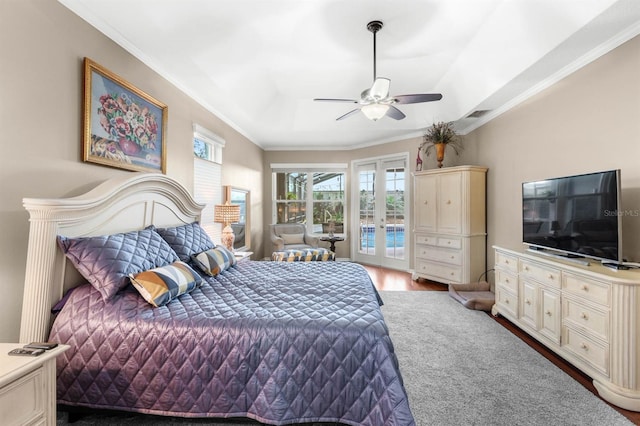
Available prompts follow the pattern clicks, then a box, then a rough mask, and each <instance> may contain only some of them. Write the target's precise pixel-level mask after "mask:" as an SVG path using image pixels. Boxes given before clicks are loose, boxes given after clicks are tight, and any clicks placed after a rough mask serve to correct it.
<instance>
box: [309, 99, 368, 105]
mask: <svg viewBox="0 0 640 426" xmlns="http://www.w3.org/2000/svg"><path fill="white" fill-rule="evenodd" d="M314 101H318V102H348V103H351V104H357V103H358V101H356V100H354V99H327V98H315V99H314Z"/></svg>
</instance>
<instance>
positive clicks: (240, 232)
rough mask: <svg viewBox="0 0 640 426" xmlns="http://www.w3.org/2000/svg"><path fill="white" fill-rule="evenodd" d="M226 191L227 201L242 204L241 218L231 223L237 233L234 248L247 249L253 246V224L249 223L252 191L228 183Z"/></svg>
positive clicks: (237, 249)
mask: <svg viewBox="0 0 640 426" xmlns="http://www.w3.org/2000/svg"><path fill="white" fill-rule="evenodd" d="M224 192H225V201H229V203H230V204H237V205H239V206H240V220H239V221H238V222H236V223H232V224H231V228H232V229H233V233H234V235H235V240H234V242H233V249H234V250H235V251H247V250H249V249H250V248H251V232H250V230H251V226H250V223H249V217H250V211H249V210H250V207H251V198H250V195H251V194H250V191H249V190H247V189H242V188H236V187H234V186H230V185H227V186H225V187H224Z"/></svg>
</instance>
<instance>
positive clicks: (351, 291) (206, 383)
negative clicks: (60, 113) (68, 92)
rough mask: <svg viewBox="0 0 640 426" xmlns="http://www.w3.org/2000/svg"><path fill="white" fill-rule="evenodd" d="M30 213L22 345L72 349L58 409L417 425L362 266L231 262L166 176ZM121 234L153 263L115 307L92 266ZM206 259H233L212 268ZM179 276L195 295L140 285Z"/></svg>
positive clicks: (62, 369) (63, 359)
mask: <svg viewBox="0 0 640 426" xmlns="http://www.w3.org/2000/svg"><path fill="white" fill-rule="evenodd" d="M24 205H25V208H26V209H27V210H28V212H29V214H30V234H29V248H28V254H27V270H26V275H25V289H24V301H23V314H22V323H21V333H20V339H21V341H22V342H29V341H41V340H49V339H51V340H52V341H57V342H59V343H65V344H68V345H70V349H69V350H68V351H67V352H65V353H64V354H63V355H62V356H60V357H59V358H58V360H57V370H58V384H57V385H58V386H57V392H58V393H57V396H58V402H59V403H60V404H64V405H68V406H77V407H89V408H100V409H111V410H121V411H133V412H141V413H148V414H157V415H167V416H180V417H215V418H228V417H246V418H251V419H255V420H258V421H260V422H263V423H267V424H275V425H279V424H294V423H313V422H338V423H342V424H348V425H372V426H373V425H375V426H377V425H414V424H415V422H414V419H413V417H412V415H411V411H410V408H409V404H408V399H407V395H406V391H405V389H404V386H403V382H402V377H401V373H400V370H399V366H398V361H397V358H396V355H395V353H394V348H393V344H392V342H391V340H390V337H389V334H388V330H387V327H386V324H385V323H384V318H383V316H382V313H381V311H380V307H379V302H380V300H379V297H378V295H377V293H376V291H375V289H374V288H373V285H372V283H371V281H370V279H369V277H368V275H367V273H366V271H365V270H364V269H363V268H362V267H360V266H359V265H356V264H352V263H348V262H309V263H306V262H299V263H284V262H251V261H249V262H240V263H237V264H233V259H231V258H228V256H227V257H225V253H224V250H223V249H221V248H219V247H218V246H214V247H209V246H210V245H211V242H206V241H203V237H201V236H200V237H199V236H198V235H199V234H198V233H199V232H200V231H199V225H198V224H197V222H198V221H199V219H200V212H201V210H202V208H203V206H202V205H200V204H198V203H196V202H195V201H194V200H193V199H192V198H191V196H190V195H189V193H188V191H186V190H185V189H184V188H183V187H182V186H181V185H180V184H179V183H177V182H176V181H174V180H172V179H171V178H169V177H167V176H165V175H160V174H148V173H135V174H131V175H126V176H124V177H121V178H117V179H112V180H109V181H107V182H104V183H103V184H101V185H99V186H97V187H96V188H94V189H93V190H91V191H89V192H87V193H86V194H84V195H81V196H78V197H73V198H68V199H55V200H46V199H25V200H24ZM185 230H186V231H185ZM121 235H125V237H122V238H125V241H129V240H126V239H127V238H133V237H130V236H131V235H133V236H135V238H137V240H136V245H135V250H131V252H132V253H133V252H135V253H136V254H135V256H134V258H144V259H146V260H144V261H148V260H149V258H153V259H154V262H155V263H152V264H146V263H144V261H142V263H140V264H139V265H143V266H139V267H138V269H139V271H137V272H136V273H132V274H130V275H131V278H132V281H131V282H133V283H136V287H134V286H133V285H130V284H129V285H125V286H121V287H118V288H117V289H116V290H114V291H111V290H113V289H111V290H110V294H106V293H105V291H104V287H99V286H96V283H95V280H102V279H103V277H102V276H101V274H103V271H104V270H105V267H104V265H101V267H100V268H99V269H96V268H94V269H91V268H92V267H93V266H92V265H95V264H98V263H100V262H102V261H103V260H101V261H100V262H96V261H93V260H92V259H93V258H92V257H91V256H94V255H95V253H97V251H96V250H95V248H94V247H93V246H90V245H87V244H89V243H87V241H89V242H91V244H93V243H94V242H95V241H103V240H104V239H105V238H106V240H107V241H110V242H113V241H114V238H115V241H117V242H118V244H117V247H125V246H128V244H122V243H121V239H120V238H121V237H120V236H121ZM158 235H159V236H160V237H161V238H160V240H158ZM194 235H195V237H194ZM114 236H117V238H116V237H114ZM204 239H205V240H206V238H204ZM139 241H144V243H143V244H140V243H139ZM148 241H151V242H150V243H149V242H148ZM103 244H104V243H103ZM166 245H168V246H169V247H170V248H171V250H165V249H166ZM79 247H80V248H81V249H82V250H84V251H80V248H79ZM109 247H112V246H109ZM141 247H142V248H145V247H146V248H147V249H146V250H140V248H141ZM116 251H117V252H118V255H120V252H122V250H121V249H118V250H116ZM103 252H106V250H102V251H100V253H103ZM196 252H200V253H196ZM78 253H81V255H78ZM87 253H89V255H87ZM205 253H206V254H207V255H208V256H209V257H208V259H209V260H210V259H212V256H214V255H215V256H218V255H219V256H222V258H223V261H222V262H220V261H218V262H215V261H214V262H213V263H207V261H202V260H203V259H204V258H203V257H202V256H203V255H204V254H205ZM212 253H214V255H212ZM74 255H78V256H76V257H74ZM231 257H232V256H231ZM78 259H81V260H78ZM118 259H120V258H118ZM200 261H202V262H200ZM133 263H136V262H133V261H131V259H130V258H127V264H133ZM112 264H115V262H111V263H109V265H112ZM183 264H184V265H187V266H183ZM87 265H89V266H88V267H89V271H88V272H87V270H85V269H83V267H87ZM144 265H146V266H144ZM176 265H177V266H176ZM178 266H179V267H180V270H179V271H178V275H180V279H182V277H183V276H182V275H181V274H182V273H183V272H184V275H185V276H188V277H189V278H188V279H186V281H188V283H186V284H185V286H183V287H181V288H182V289H188V291H184V294H181V295H179V296H176V295H173V296H171V297H169V298H168V300H167V299H166V298H165V299H162V300H161V299H159V298H154V297H155V296H154V295H153V294H151V293H149V292H147V293H145V292H144V291H145V288H146V287H144V286H143V285H142V284H141V283H145V282H148V281H149V280H148V281H145V279H146V278H145V279H143V275H144V277H148V274H149V273H151V272H153V271H157V270H162V271H165V270H167V269H170V270H171V273H173V272H175V271H176V269H175V268H177V267H178ZM127 267H129V266H127ZM147 269H149V270H147ZM183 269H184V270H183ZM214 269H215V271H214ZM79 271H80V273H79ZM212 272H215V273H212ZM145 274H146V275H145ZM156 275H157V274H156ZM156 275H154V276H156ZM100 282H103V281H100ZM118 283H119V281H118ZM118 285H120V284H118ZM164 296H166V294H164V295H163V297H164ZM159 300H161V301H160V302H158V301H159ZM61 301H62V302H63V303H60V302H61ZM156 302H157V303H156ZM154 303H156V304H157V306H154ZM54 306H55V307H56V308H60V309H59V313H57V314H56V315H55V316H54V315H53V314H51V309H52V307H54Z"/></svg>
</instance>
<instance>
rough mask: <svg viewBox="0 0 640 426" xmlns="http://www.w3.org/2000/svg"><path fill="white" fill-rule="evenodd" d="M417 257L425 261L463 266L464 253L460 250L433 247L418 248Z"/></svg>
mask: <svg viewBox="0 0 640 426" xmlns="http://www.w3.org/2000/svg"><path fill="white" fill-rule="evenodd" d="M416 257H418V258H420V259H425V260H435V261H437V262H445V263H450V264H452V265H462V253H461V252H460V251H459V250H446V249H441V248H437V247H431V246H416Z"/></svg>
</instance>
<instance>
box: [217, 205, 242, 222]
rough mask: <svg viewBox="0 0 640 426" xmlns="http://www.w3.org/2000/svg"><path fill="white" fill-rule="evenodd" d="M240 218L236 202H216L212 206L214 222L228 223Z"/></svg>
mask: <svg viewBox="0 0 640 426" xmlns="http://www.w3.org/2000/svg"><path fill="white" fill-rule="evenodd" d="M239 220H240V206H239V205H238V204H230V203H229V202H228V201H227V202H226V203H225V204H216V206H215V207H214V216H213V221H214V222H216V223H224V224H225V225H228V224H230V223H235V222H238V221H239Z"/></svg>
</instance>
